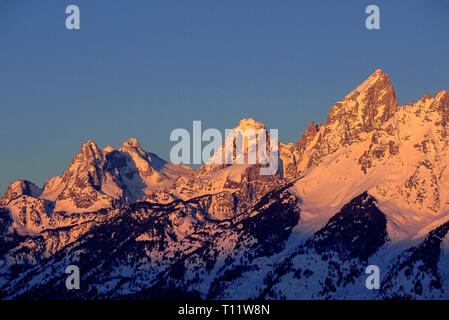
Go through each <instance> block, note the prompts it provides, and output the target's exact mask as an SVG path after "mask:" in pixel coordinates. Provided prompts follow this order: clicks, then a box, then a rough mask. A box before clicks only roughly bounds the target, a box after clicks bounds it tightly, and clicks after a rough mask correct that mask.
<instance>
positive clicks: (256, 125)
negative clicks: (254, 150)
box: [234, 118, 266, 131]
mask: <svg viewBox="0 0 449 320" xmlns="http://www.w3.org/2000/svg"><path fill="white" fill-rule="evenodd" d="M237 129H240V130H243V131H244V130H247V129H253V130H256V131H257V130H260V129H266V126H265V125H264V124H263V123H262V122H259V121H256V120H254V119H252V118H247V119H242V120H240V122H239V124H238V125H237V127H235V128H234V130H237Z"/></svg>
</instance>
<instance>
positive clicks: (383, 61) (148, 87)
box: [0, 0, 449, 193]
mask: <svg viewBox="0 0 449 320" xmlns="http://www.w3.org/2000/svg"><path fill="white" fill-rule="evenodd" d="M69 4H77V5H78V6H79V7H80V10H81V30H79V31H68V30H66V29H65V19H66V14H65V8H66V6H67V5H69ZM369 4H376V5H378V6H379V7H380V10H381V30H372V31H369V30H366V29H365V27H364V26H365V18H366V17H367V15H366V14H365V13H364V11H365V8H366V6H367V5H369ZM448 53H449V1H445V0H441V1H404V0H400V1H399V0H396V1H394V0H393V1H392V0H388V1H377V0H375V1H298V0H294V1H293V0H283V1H275V0H269V1H268V0H245V1H241V0H226V1H225V0H213V1H211V0H193V1H181V0H177V1H172V0H160V1H133V0H129V1H125V0H120V1H118V0H116V1H112V0H103V1H98V0H86V1H84V0H71V1H62V0H52V1H42V0H40V1H31V0H30V1H20V0H19V1H18V0H14V1H6V0H2V1H1V2H0V110H1V125H0V150H1V157H0V168H1V169H0V193H2V192H3V191H4V190H5V189H6V187H7V185H8V184H9V183H10V182H12V181H14V180H16V179H28V180H31V181H33V182H35V183H37V184H38V185H40V186H42V185H43V183H44V182H45V181H46V180H47V179H49V178H51V177H52V176H55V175H59V174H61V173H62V172H63V170H64V169H65V168H66V167H67V166H68V164H69V162H70V160H71V159H72V157H73V156H74V155H75V154H76V153H77V152H78V151H79V148H80V146H81V145H82V144H83V143H84V142H85V141H86V140H88V139H93V140H95V141H96V142H97V144H98V145H99V146H100V147H105V146H107V145H109V144H110V145H112V146H115V147H118V146H120V145H121V143H122V142H123V141H125V140H126V139H127V138H128V137H136V138H137V139H138V140H139V141H140V143H141V145H142V147H143V148H144V149H145V150H147V151H151V152H154V153H157V154H158V155H160V156H162V157H163V158H165V159H168V155H169V151H170V148H171V146H172V145H173V143H172V142H170V141H169V134H170V132H171V131H172V130H173V129H175V128H178V127H181V128H187V129H191V127H192V120H202V121H203V128H206V127H207V128H209V127H214V128H219V129H221V130H224V129H225V128H232V127H234V126H235V125H236V124H237V123H238V121H239V120H240V119H241V118H246V117H253V118H255V119H257V120H259V121H262V122H264V123H265V124H266V125H267V127H269V128H279V134H280V139H281V141H283V142H296V140H297V139H298V138H299V137H300V135H301V134H302V133H303V131H304V129H305V127H306V126H307V124H308V123H309V121H310V120H315V121H325V120H326V116H327V112H328V110H329V108H330V107H331V106H332V105H333V104H334V103H335V102H336V101H338V100H340V99H341V98H342V97H344V96H345V95H346V94H347V93H348V92H350V91H351V90H353V89H354V88H355V87H356V85H357V84H359V83H360V82H362V81H363V80H364V79H365V78H366V77H368V76H369V75H370V74H371V73H372V72H374V71H375V70H376V69H377V68H381V69H383V70H384V71H385V72H386V73H387V74H388V75H389V76H390V78H391V80H392V82H393V85H394V87H395V89H396V93H397V95H398V99H399V102H400V103H401V104H404V103H408V102H409V101H410V100H416V99H418V98H420V97H421V96H422V95H424V94H425V93H431V94H434V93H435V92H436V91H438V90H441V89H449V54H448Z"/></svg>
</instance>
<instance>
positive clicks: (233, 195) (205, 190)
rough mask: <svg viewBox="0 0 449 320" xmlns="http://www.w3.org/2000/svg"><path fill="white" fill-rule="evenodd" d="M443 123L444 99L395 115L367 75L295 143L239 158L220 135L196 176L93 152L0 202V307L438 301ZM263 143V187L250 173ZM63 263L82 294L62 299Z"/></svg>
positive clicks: (131, 152) (258, 126)
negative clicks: (372, 280)
mask: <svg viewBox="0 0 449 320" xmlns="http://www.w3.org/2000/svg"><path fill="white" fill-rule="evenodd" d="M448 115H449V93H448V92H447V91H445V90H442V91H439V92H437V93H436V94H434V95H433V96H432V95H425V96H423V98H421V99H419V100H418V101H416V102H410V103H409V104H408V105H403V106H399V105H398V102H397V100H396V94H395V91H394V89H393V86H392V84H391V81H390V79H389V77H388V76H387V75H386V74H385V73H384V72H382V71H381V70H377V71H375V72H374V73H373V74H372V75H371V76H369V77H368V78H367V79H366V80H365V81H363V82H362V83H361V84H360V85H359V86H358V87H357V88H356V89H355V90H353V91H352V92H350V93H349V94H347V95H346V96H344V97H343V99H342V100H341V101H340V102H337V103H336V104H335V105H334V106H332V107H331V109H330V111H329V114H328V119H327V120H326V122H324V123H323V124H321V123H318V124H317V123H315V122H313V121H312V122H311V123H310V124H309V125H308V127H307V128H306V130H305V132H304V134H303V135H302V136H301V137H300V138H299V139H298V141H297V142H296V144H293V143H287V144H285V143H282V142H280V141H278V140H277V139H270V131H269V130H266V131H263V133H262V134H264V136H263V137H261V136H256V139H255V140H254V141H246V142H245V147H244V152H243V154H240V155H239V154H237V153H236V152H235V150H234V148H235V143H234V142H235V141H234V138H233V137H232V136H229V137H225V141H224V142H223V145H222V146H221V148H220V149H219V150H218V151H217V152H215V154H214V155H213V156H212V158H211V159H210V160H209V161H207V162H206V163H205V164H204V165H203V166H202V167H201V168H199V169H198V170H193V169H191V168H189V167H186V166H181V165H174V164H170V163H168V162H166V161H164V160H162V159H161V158H159V157H158V156H157V155H155V154H153V153H149V152H146V151H144V150H143V149H142V147H141V146H140V144H139V142H138V141H137V140H136V139H134V138H131V139H129V140H127V141H126V142H125V143H123V145H122V146H121V147H120V148H118V149H115V148H113V147H111V146H107V147H106V148H104V149H100V148H99V147H98V146H97V145H96V144H95V142H93V141H88V142H86V143H85V144H84V145H83V146H82V147H81V149H80V151H79V153H78V154H77V155H76V156H75V157H74V158H73V160H72V162H71V163H70V165H69V166H68V168H67V170H65V171H64V172H63V174H62V175H61V176H56V177H54V178H52V179H50V180H49V181H48V182H47V183H45V185H44V188H43V189H40V188H39V187H37V186H36V185H34V184H33V183H31V182H29V181H26V180H19V181H16V182H14V183H12V184H11V185H10V186H9V187H8V190H7V191H6V192H5V194H4V195H3V197H2V198H1V199H0V297H1V298H9V299H11V298H67V299H70V298H76V299H121V298H136V299H140V298H141V299H144V298H147V299H148V298H160V297H164V298H170V297H171V298H173V297H178V298H195V299H200V298H202V299H204V298H211V299H284V298H287V299H390V298H406V299H449V272H448V271H447V270H449V259H448V257H449V255H448V253H449V250H448V248H449V247H448V243H449V242H448V230H449V227H448V220H449V215H448V213H449V207H448V205H449V192H448V191H447V190H449V174H448V169H447V167H448V160H447V159H449V154H448V153H449V152H448V143H449V139H448V120H449V118H448V117H449V116H448ZM248 129H253V130H255V131H256V132H259V131H258V130H264V129H267V128H266V126H265V125H264V124H263V123H261V122H258V121H256V120H254V119H243V120H242V121H240V122H239V123H238V124H237V126H236V127H235V128H234V131H235V130H248ZM278 129H279V130H282V128H278ZM261 138H264V139H265V140H266V141H269V144H268V147H271V146H273V145H272V144H275V145H276V146H277V147H278V150H279V154H278V156H277V160H278V167H277V170H276V172H275V173H274V174H272V175H262V174H260V172H261V171H260V169H261V168H262V167H263V166H264V164H262V163H257V162H256V163H249V162H248V161H246V160H248V153H249V152H250V151H251V150H254V149H256V150H257V148H258V144H257V142H258V140H259V139H261ZM226 139H229V141H228V142H229V143H226ZM226 148H231V149H230V150H227V149H226ZM266 151H268V149H267V150H266ZM226 152H229V154H231V155H232V161H231V162H230V163H221V164H217V163H214V161H213V160H214V159H216V158H217V157H222V156H223V155H224V154H226ZM266 155H267V156H269V153H268V152H267V153H266ZM239 157H241V159H240V158H239ZM240 160H243V163H240V162H241V161H240ZM245 161H246V162H245ZM68 264H76V265H78V266H79V267H80V269H81V270H84V271H83V272H85V274H86V275H88V276H87V277H85V278H83V281H84V282H83V290H76V292H75V291H72V292H68V291H67V290H66V289H65V285H64V283H65V277H66V274H65V267H66V266H67V265H68ZM368 265H376V266H378V267H379V268H380V270H381V279H380V289H379V290H367V288H366V286H365V279H366V274H365V269H366V267H367V266H368Z"/></svg>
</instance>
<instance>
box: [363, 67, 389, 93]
mask: <svg viewBox="0 0 449 320" xmlns="http://www.w3.org/2000/svg"><path fill="white" fill-rule="evenodd" d="M373 86H374V87H376V88H377V89H384V88H386V87H390V86H392V85H391V80H390V78H389V77H388V75H387V74H386V73H385V72H383V71H382V70H381V69H377V70H376V71H374V73H373V74H371V75H370V76H369V77H368V78H367V79H366V80H365V81H363V82H362V84H360V85H359V86H358V87H357V88H356V89H355V91H357V92H358V93H362V92H364V91H366V90H368V89H370V88H372V87H373Z"/></svg>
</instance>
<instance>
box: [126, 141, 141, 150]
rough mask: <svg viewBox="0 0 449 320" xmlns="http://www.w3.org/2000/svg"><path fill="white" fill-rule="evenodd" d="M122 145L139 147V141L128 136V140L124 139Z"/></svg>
mask: <svg viewBox="0 0 449 320" xmlns="http://www.w3.org/2000/svg"><path fill="white" fill-rule="evenodd" d="M122 147H134V148H138V149H141V147H140V144H139V141H137V139H136V138H129V139H128V140H126V141H125V142H124V143H123V145H122Z"/></svg>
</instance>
